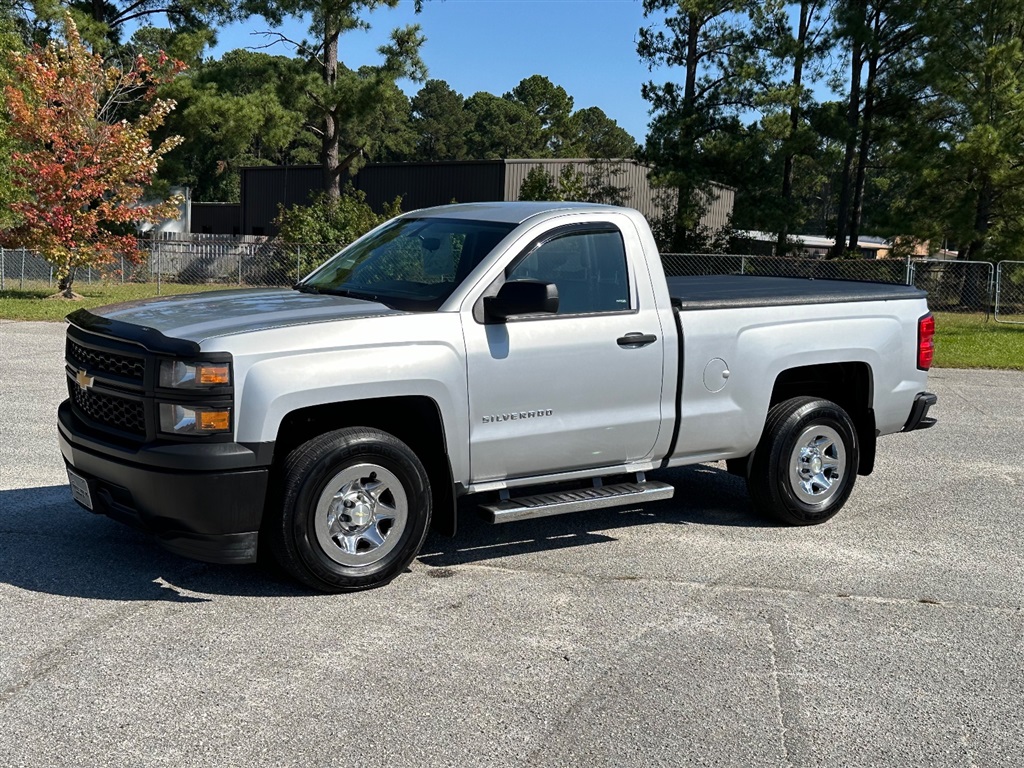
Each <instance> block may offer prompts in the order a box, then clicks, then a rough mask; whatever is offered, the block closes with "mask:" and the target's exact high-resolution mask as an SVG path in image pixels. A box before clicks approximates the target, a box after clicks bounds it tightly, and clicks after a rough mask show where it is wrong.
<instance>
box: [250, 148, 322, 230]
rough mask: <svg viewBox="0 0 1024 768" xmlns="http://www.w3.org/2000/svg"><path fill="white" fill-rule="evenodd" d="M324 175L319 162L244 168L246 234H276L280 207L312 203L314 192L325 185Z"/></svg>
mask: <svg viewBox="0 0 1024 768" xmlns="http://www.w3.org/2000/svg"><path fill="white" fill-rule="evenodd" d="M322 178H323V177H322V176H321V170H320V166H319V165H283V166H277V165H268V166H262V167H255V168H243V169H242V190H241V198H240V199H241V201H242V217H241V222H242V234H243V235H276V234H277V227H275V226H274V223H273V222H274V219H276V218H277V214H278V206H281V205H283V206H284V207H285V208H288V207H290V206H293V205H300V204H302V203H308V202H309V194H310V192H312V191H314V190H317V189H320V188H321V184H322V181H321V180H322Z"/></svg>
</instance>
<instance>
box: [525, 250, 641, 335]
mask: <svg viewBox="0 0 1024 768" xmlns="http://www.w3.org/2000/svg"><path fill="white" fill-rule="evenodd" d="M506 280H540V281H543V282H546V283H554V284H555V285H556V286H557V287H558V314H560V315H578V314H585V313H590V312H621V311H623V310H628V309H629V308H630V306H629V279H628V277H627V273H626V249H625V246H624V245H623V242H622V235H620V234H619V233H618V232H607V231H605V232H580V233H571V234H566V235H563V236H561V237H557V238H555V239H553V240H548V241H547V242H545V243H542V244H541V245H539V246H538V247H537V248H535V249H534V250H533V251H532V252H531V253H530V254H529V255H528V256H526V258H524V259H523V260H522V261H520V262H519V263H518V264H517V265H516V266H515V267H513V269H512V270H511V272H510V273H509V274H508V276H507V277H506Z"/></svg>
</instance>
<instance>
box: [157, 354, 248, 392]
mask: <svg viewBox="0 0 1024 768" xmlns="http://www.w3.org/2000/svg"><path fill="white" fill-rule="evenodd" d="M160 386H161V387H177V388H184V389H201V388H203V387H227V386H231V364H230V363H183V362H182V361H180V360H162V361H161V362H160Z"/></svg>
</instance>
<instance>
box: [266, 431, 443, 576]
mask: <svg viewBox="0 0 1024 768" xmlns="http://www.w3.org/2000/svg"><path fill="white" fill-rule="evenodd" d="M430 514H431V495H430V483H429V480H428V479H427V472H426V470H425V469H424V468H423V464H422V463H421V462H420V460H419V458H418V457H417V456H416V454H415V453H413V451H412V449H411V448H409V446H407V445H406V444H405V443H403V442H402V441H401V440H399V439H398V438H396V437H394V436H393V435H390V434H388V433H387V432H382V431H380V430H377V429H369V428H364V427H353V428H348V429H340V430H337V431H334V432H328V433H326V434H323V435H320V436H319V437H316V438H314V439H313V440H310V441H309V442H308V443H305V444H303V445H301V446H299V447H298V448H296V449H295V450H294V451H292V452H291V454H289V456H288V458H287V459H286V461H285V465H284V492H283V500H282V505H281V508H280V510H279V513H278V515H277V516H276V517H275V518H274V519H273V521H272V523H271V525H270V528H269V530H268V531H267V532H268V534H269V537H270V542H269V543H270V549H271V552H272V553H273V555H274V558H275V560H276V561H277V562H278V563H279V564H280V565H281V567H282V568H284V570H285V571H287V572H288V573H289V574H290V575H291V576H293V577H295V578H296V579H298V580H299V581H301V582H302V583H304V584H306V585H308V586H310V587H313V588H314V589H317V590H320V591H323V592H347V591H354V590H360V589H370V588H372V587H379V586H382V585H384V584H387V583H388V582H389V581H391V580H392V579H393V578H395V576H397V575H398V574H400V573H402V571H404V570H405V569H406V568H407V567H408V565H409V564H410V563H411V562H412V561H413V559H414V558H415V557H416V555H417V554H418V553H419V550H420V547H422V546H423V541H424V540H425V539H426V536H427V532H428V530H429V528H430Z"/></svg>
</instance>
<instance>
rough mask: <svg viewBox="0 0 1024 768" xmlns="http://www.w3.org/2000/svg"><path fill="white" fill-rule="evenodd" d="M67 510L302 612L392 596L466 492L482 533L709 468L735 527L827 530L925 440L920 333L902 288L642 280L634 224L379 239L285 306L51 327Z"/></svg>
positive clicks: (538, 214) (402, 225)
mask: <svg viewBox="0 0 1024 768" xmlns="http://www.w3.org/2000/svg"><path fill="white" fill-rule="evenodd" d="M68 320H69V322H70V326H69V328H68V332H67V352H66V354H67V379H68V395H69V397H68V399H67V400H66V401H65V402H64V403H62V404H61V406H60V409H59V411H58V426H59V439H60V447H61V450H62V452H63V454H64V458H65V459H66V462H67V468H68V475H69V478H70V482H71V490H72V493H73V495H74V498H75V499H76V500H77V501H78V502H79V503H80V504H82V505H83V506H85V507H87V508H88V509H90V510H92V511H94V512H100V513H103V514H106V515H109V516H110V517H113V518H116V519H119V520H122V521H125V522H129V523H132V524H134V525H137V526H140V527H142V528H143V529H145V530H147V531H150V532H152V533H153V534H155V536H156V537H157V538H158V539H159V541H160V542H161V543H162V544H163V545H164V546H166V547H167V548H168V549H170V550H172V551H174V552H177V553H180V554H183V555H186V556H190V557H194V558H198V559H202V560H207V561H212V562H220V563H228V562H231V563H248V562H253V561H255V560H256V559H257V554H258V553H261V554H262V553H267V554H269V555H271V556H272V557H273V558H275V559H276V560H277V561H278V563H280V565H281V566H283V567H284V568H285V569H286V570H287V571H288V572H289V573H291V574H292V575H293V576H295V577H296V578H297V579H299V580H301V581H302V582H304V583H305V584H307V585H309V586H312V587H314V588H316V589H320V590H324V591H343V590H353V589H363V588H367V587H373V586H377V585H380V584H383V583H386V582H388V581H390V580H391V579H392V578H394V577H395V576H396V575H397V574H399V573H401V572H402V571H403V570H404V569H405V568H406V567H407V566H408V564H409V563H410V562H411V561H412V559H413V558H414V557H415V556H416V554H417V552H418V551H419V549H420V547H421V546H422V544H423V541H424V539H425V537H426V536H427V533H428V531H429V530H431V529H433V530H436V531H440V532H442V533H447V534H454V532H455V525H456V500H457V498H458V497H460V496H463V495H466V494H473V495H475V496H477V497H478V498H479V499H480V500H481V502H480V504H481V509H482V511H483V513H484V514H485V516H487V518H489V519H490V520H492V521H493V522H495V523H502V522H507V521H515V520H522V519H524V518H531V517H539V516H543V515H551V514H559V513H563V512H574V511H582V510H591V509H596V508H600V507H608V506H614V505H623V504H642V503H645V502H648V501H651V500H656V499H664V498H668V497H670V496H671V495H672V493H673V490H674V489H673V487H672V486H671V485H669V484H666V483H663V482H659V481H657V480H653V479H649V478H648V477H647V473H649V472H651V471H652V470H656V469H659V468H663V467H674V466H679V465H684V464H695V463H698V462H712V461H723V460H724V461H726V462H727V463H728V468H729V470H730V471H731V472H734V473H736V474H740V475H742V476H744V477H745V478H746V481H747V485H748V487H749V490H750V496H751V500H752V503H753V506H754V508H755V509H756V510H758V511H759V512H762V513H764V514H767V515H771V516H774V517H775V518H776V519H778V520H780V521H782V522H784V523H787V524H792V525H809V524H814V523H820V522H823V521H825V520H827V519H829V518H830V517H832V516H833V515H834V514H836V512H838V511H839V509H840V508H841V507H842V506H843V504H844V503H845V502H846V500H847V498H848V497H849V495H850V492H851V491H852V490H853V484H854V480H855V478H856V476H857V475H858V474H868V473H870V472H871V469H872V466H873V463H874V457H875V442H876V437H877V436H878V435H886V434H891V433H895V432H907V431H910V430H914V429H922V428H925V427H930V426H932V425H933V424H934V423H935V420H934V419H933V418H929V417H928V415H927V414H928V410H929V408H930V406H932V405H933V404H934V403H935V396H934V395H932V394H930V393H928V392H927V391H925V387H926V383H927V370H928V368H929V366H930V365H931V359H932V351H933V331H934V323H933V320H932V317H931V315H930V314H929V313H928V308H927V305H926V302H925V295H924V294H923V293H922V292H921V291H919V290H917V289H915V288H913V287H908V286H903V285H881V284H873V283H858V282H845V281H828V280H800V279H786V278H773V277H751V276H742V275H735V276H713V277H697V278H690V277H686V278H668V279H666V277H665V274H664V271H663V269H662V266H661V261H660V258H659V255H658V251H657V248H656V246H655V243H654V239H653V238H652V236H651V232H650V229H649V228H648V225H647V222H646V221H645V219H644V218H643V217H642V216H641V215H640V214H639V213H637V212H636V211H633V210H629V209H623V208H615V207H610V206H598V205H583V204H575V203H571V204H569V203H480V204H470V205H454V206H445V207H440V208H433V209H429V210H424V211H416V212H413V213H409V214H406V215H404V216H400V217H399V218H396V219H393V220H391V221H389V222H387V223H386V224H383V225H382V226H380V227H378V228H377V229H375V230H373V231H372V232H370V233H368V234H367V235H365V236H364V237H362V238H361V239H360V240H358V241H357V242H355V243H353V244H352V245H351V246H349V247H348V248H346V249H345V250H343V251H341V252H340V253H339V254H337V255H336V256H334V257H333V258H332V259H330V260H329V261H327V262H326V263H325V264H324V265H323V266H321V267H320V268H319V269H317V270H316V271H315V272H313V273H312V274H311V275H309V276H308V277H307V278H306V279H304V280H303V281H302V282H300V283H299V284H298V285H296V286H295V287H294V288H293V289H291V290H288V289H274V290H236V291H223V292H215V293H202V294H195V295H191V296H176V297H172V298H161V299H152V300H146V301H139V302H132V303H128V304H121V305H117V306H112V307H106V308H104V309H99V310H91V311H88V310H79V311H77V312H74V313H73V314H71V315H70V316H69V317H68Z"/></svg>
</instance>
